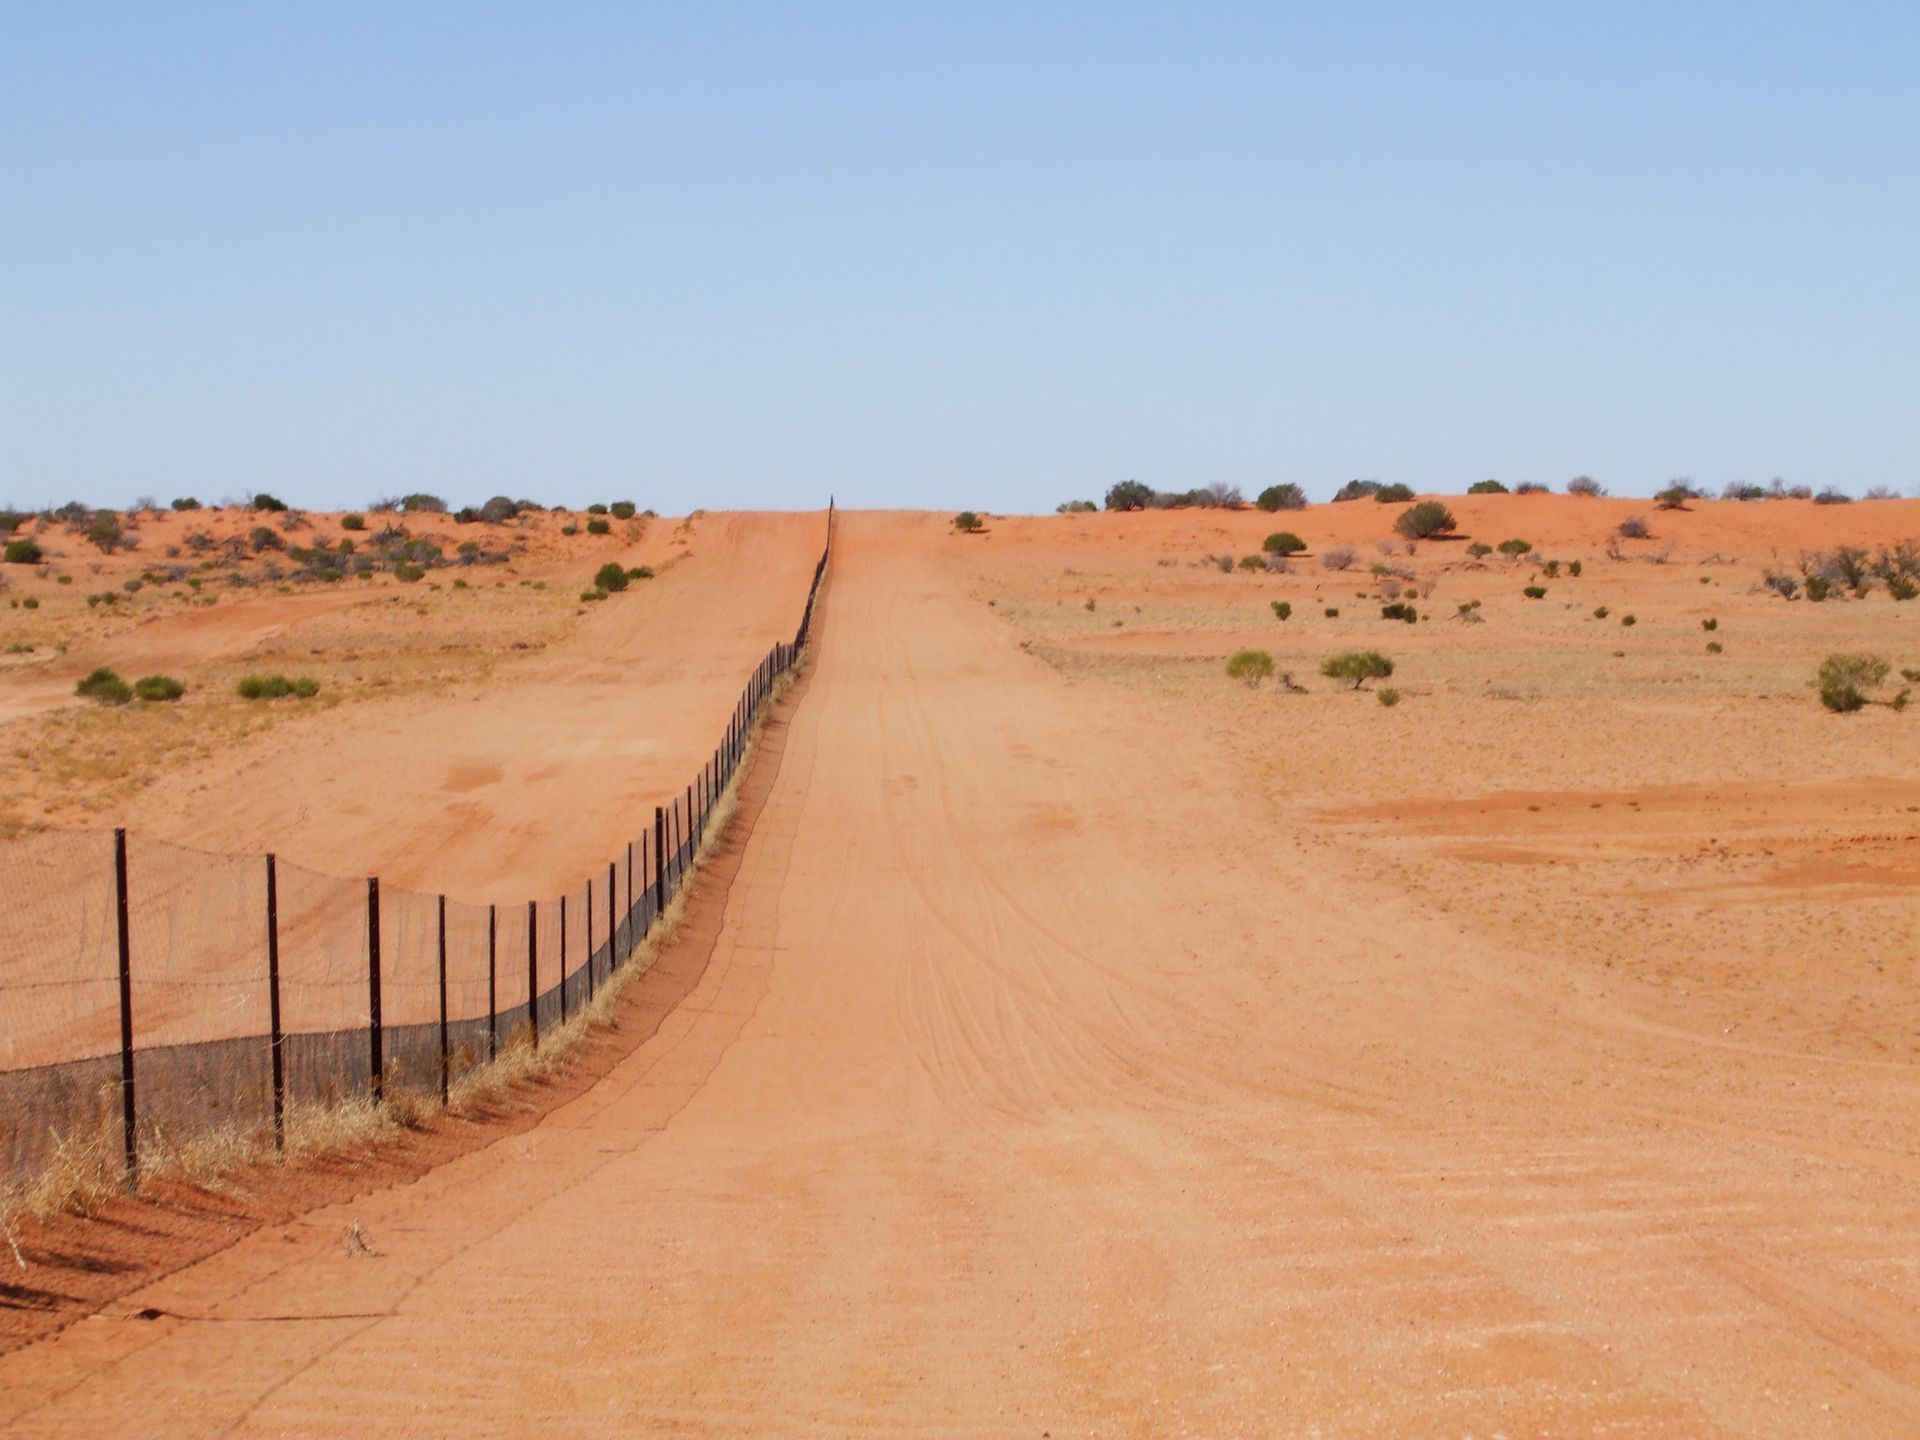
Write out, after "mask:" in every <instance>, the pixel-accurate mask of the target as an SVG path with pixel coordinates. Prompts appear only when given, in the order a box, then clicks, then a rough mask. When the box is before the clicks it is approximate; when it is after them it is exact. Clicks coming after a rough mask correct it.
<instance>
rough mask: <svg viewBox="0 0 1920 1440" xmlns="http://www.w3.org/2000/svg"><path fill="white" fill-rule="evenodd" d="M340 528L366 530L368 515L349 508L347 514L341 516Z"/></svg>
mask: <svg viewBox="0 0 1920 1440" xmlns="http://www.w3.org/2000/svg"><path fill="white" fill-rule="evenodd" d="M340 528H341V529H342V530H364V529H366V528H367V517H366V516H364V515H362V514H361V513H360V512H359V511H357V510H349V511H348V512H347V513H346V514H345V515H342V516H341V517H340Z"/></svg>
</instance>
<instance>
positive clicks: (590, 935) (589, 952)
mask: <svg viewBox="0 0 1920 1440" xmlns="http://www.w3.org/2000/svg"><path fill="white" fill-rule="evenodd" d="M587 1003H588V1004H589V1005H591V1004H592V1003H593V877H592V876H591V875H589V876H588V877H587Z"/></svg>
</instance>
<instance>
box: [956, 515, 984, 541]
mask: <svg viewBox="0 0 1920 1440" xmlns="http://www.w3.org/2000/svg"><path fill="white" fill-rule="evenodd" d="M953 528H954V529H956V530H958V531H959V532H960V533H961V534H962V535H971V534H973V532H974V531H976V530H984V529H985V528H986V522H985V521H983V520H982V519H981V518H980V517H979V516H978V515H976V514H974V512H973V511H971V510H962V511H961V512H960V513H959V514H958V515H956V516H954V517H953Z"/></svg>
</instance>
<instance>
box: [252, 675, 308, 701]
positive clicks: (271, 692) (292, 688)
mask: <svg viewBox="0 0 1920 1440" xmlns="http://www.w3.org/2000/svg"><path fill="white" fill-rule="evenodd" d="M235 688H236V689H237V690H238V691H239V694H240V698H241V699H242V700H281V699H285V698H286V697H287V696H289V695H292V696H295V697H297V698H299V699H301V700H311V699H312V698H313V697H314V696H315V695H318V694H319V693H320V682H319V681H318V680H316V679H314V678H313V677H312V676H311V675H300V676H296V677H294V678H292V679H289V678H288V677H287V676H285V675H249V676H247V677H246V678H244V679H243V680H241V682H240V683H239V685H238V686H236V687H235Z"/></svg>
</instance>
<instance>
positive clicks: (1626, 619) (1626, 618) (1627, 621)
mask: <svg viewBox="0 0 1920 1440" xmlns="http://www.w3.org/2000/svg"><path fill="white" fill-rule="evenodd" d="M1620 623H1621V624H1622V625H1625V626H1627V627H1629V628H1631V627H1633V626H1635V625H1638V624H1639V623H1640V622H1639V621H1638V620H1636V619H1634V617H1633V616H1631V615H1622V616H1621V617H1620Z"/></svg>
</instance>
